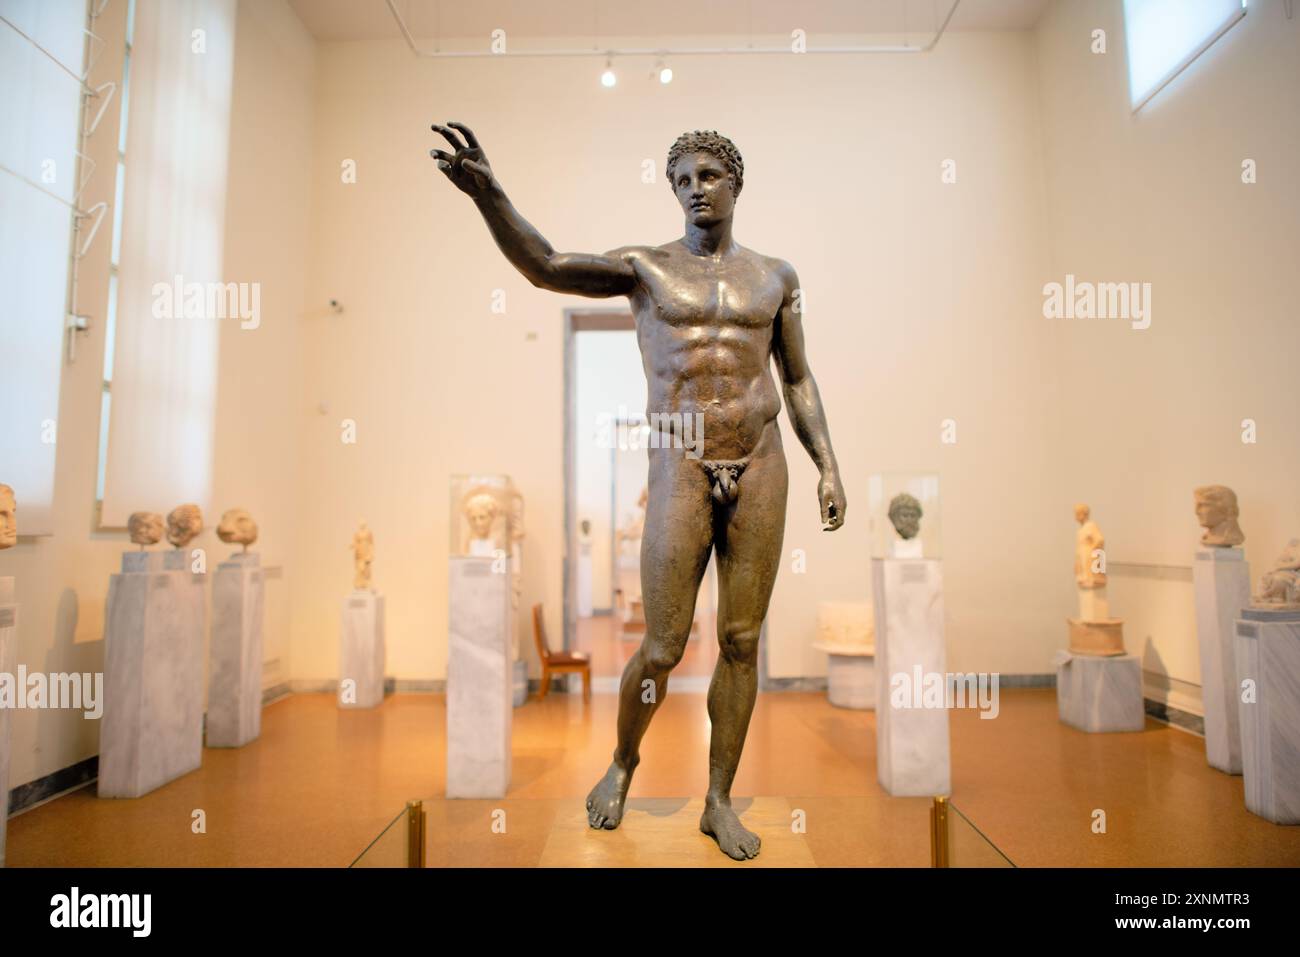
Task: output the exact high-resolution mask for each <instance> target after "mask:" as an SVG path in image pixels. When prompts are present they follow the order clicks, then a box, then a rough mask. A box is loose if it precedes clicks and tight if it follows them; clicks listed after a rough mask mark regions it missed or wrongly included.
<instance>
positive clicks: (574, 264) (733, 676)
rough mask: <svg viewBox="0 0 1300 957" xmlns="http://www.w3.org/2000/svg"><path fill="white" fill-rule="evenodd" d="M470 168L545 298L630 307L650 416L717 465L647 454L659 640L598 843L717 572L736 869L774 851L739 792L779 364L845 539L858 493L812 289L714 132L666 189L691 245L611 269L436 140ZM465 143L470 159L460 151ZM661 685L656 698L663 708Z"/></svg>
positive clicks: (649, 622) (718, 686) (499, 229)
mask: <svg viewBox="0 0 1300 957" xmlns="http://www.w3.org/2000/svg"><path fill="white" fill-rule="evenodd" d="M433 129H434V131H436V132H437V133H440V134H441V135H442V136H444V137H446V139H447V140H448V142H449V143H450V144H451V146H452V147H453V149H454V152H447V151H445V150H439V149H435V150H432V151H431V155H432V156H433V157H434V159H436V160H437V163H438V168H439V169H441V170H442V172H443V173H444V174H446V176H447V178H448V179H449V180H451V182H452V183H453V184H455V185H456V186H457V187H458V188H459V189H460V190H462V191H463V192H465V193H466V194H468V195H469V196H470V198H471V199H473V200H474V204H475V205H476V206H477V207H478V210H479V212H480V213H481V214H482V216H483V219H484V221H485V222H486V223H487V226H488V229H489V230H491V232H492V237H493V238H494V239H495V240H496V243H497V245H498V246H499V247H500V248H501V251H502V252H503V253H505V256H506V258H507V259H509V260H510V262H511V263H512V264H513V265H514V267H515V268H516V269H518V270H519V271H520V272H521V273H523V275H524V276H525V277H526V278H527V279H528V280H529V281H530V282H531V283H532V284H533V285H535V286H538V287H541V288H543V289H551V290H554V291H556V292H565V293H576V294H578V295H582V296H592V297H598V298H601V297H611V296H627V297H628V299H629V301H630V303H631V306H632V312H633V314H634V315H635V317H636V332H637V342H638V344H639V345H640V348H641V359H642V365H643V366H644V367H645V374H646V380H647V385H648V399H647V408H648V409H653V410H656V411H659V412H662V413H665V414H666V415H667V416H671V415H673V414H674V413H681V414H682V415H683V416H685V415H694V414H696V413H702V414H703V419H702V420H696V421H703V424H704V444H703V449H702V450H700V449H699V448H698V447H697V448H696V449H695V450H694V451H693V452H692V451H690V450H688V449H685V448H683V447H682V445H681V443H675V442H672V441H661V442H659V443H657V444H658V447H654V443H652V447H651V448H650V449H649V458H650V475H649V502H648V505H647V509H646V521H645V533H644V535H643V537H642V540H641V592H642V598H643V602H644V608H645V619H646V634H645V639H644V640H643V641H642V643H641V647H640V648H639V649H638V650H637V652H636V653H635V654H634V655H633V656H632V658H631V660H629V661H628V663H627V668H626V669H625V670H624V672H623V678H622V681H621V683H620V686H619V710H618V745H617V747H616V749H615V751H614V759H613V762H612V763H611V764H610V766H609V770H608V771H606V772H605V776H604V777H603V778H601V780H600V781H599V782H597V784H596V786H595V787H594V788H592V790H591V793H590V794H589V795H588V796H587V815H588V822H589V823H590V825H591V826H592V827H593V828H615V827H618V825H619V822H620V821H621V820H622V817H623V805H624V802H625V801H626V799H627V792H628V788H629V786H630V785H631V782H632V774H633V772H634V771H635V770H636V766H637V763H638V762H639V761H640V744H641V738H642V736H643V735H644V734H645V731H646V728H647V727H648V726H649V724H650V719H651V718H652V717H653V716H654V713H655V710H656V709H657V708H658V707H659V705H660V704H662V703H663V700H664V693H665V690H666V687H667V683H668V673H669V672H670V671H671V670H672V669H673V667H674V666H675V665H676V664H677V662H678V661H679V660H681V657H682V652H683V651H684V650H685V647H686V640H687V637H688V636H689V635H690V631H691V620H692V618H693V616H694V613H695V598H696V594H697V592H698V591H699V586H700V581H701V579H702V577H703V575H704V571H705V567H706V566H707V564H708V560H709V553H710V552H711V551H716V553H717V560H718V590H719V607H718V642H719V655H718V663H717V667H716V669H715V670H714V673H713V679H712V681H711V682H710V684H709V696H708V709H709V719H710V720H711V722H712V725H713V730H712V738H711V740H710V744H709V790H708V794H707V796H706V798H705V809H704V814H703V816H702V817H701V819H700V829H701V830H702V831H704V832H705V833H706V834H709V835H711V836H712V837H713V838H714V839H715V840H716V841H717V842H718V846H719V847H720V848H721V849H722V851H723V852H724V853H726V854H728V855H729V856H731V857H732V858H734V859H736V860H746V859H748V858H752V857H754V856H755V855H757V854H758V850H759V845H760V841H759V837H758V835H757V834H754V833H753V832H751V831H749V830H747V829H746V828H745V827H744V826H743V825H741V823H740V819H739V818H738V817H737V815H736V813H735V812H734V811H733V810H732V808H731V784H732V781H733V779H734V778H735V776H736V767H737V765H738V764H739V763H740V753H741V750H742V748H743V747H744V744H745V734H746V732H747V731H748V729H749V719H750V715H751V714H752V713H753V710H754V700H755V698H756V697H757V695H758V638H759V630H760V628H761V627H762V624H763V619H764V617H765V616H766V614H767V606H768V601H769V599H770V598H771V595H772V585H773V583H774V581H775V580H776V571H777V566H778V565H779V563H780V560H781V539H782V536H783V534H784V531H785V505H786V485H787V472H786V464H785V453H784V452H783V451H782V449H781V432H780V429H779V427H778V425H777V421H776V419H777V415H778V414H779V413H780V411H781V397H780V396H781V393H778V392H777V389H776V384H775V382H774V381H773V378H772V373H771V366H770V362H771V360H772V359H775V360H776V368H777V371H778V373H779V374H780V377H781V382H782V387H783V392H784V395H785V401H786V406H787V407H788V409H789V414H790V421H791V423H792V424H793V426H794V430H795V434H796V435H798V437H799V441H800V442H801V443H803V446H804V448H805V449H807V451H808V454H809V455H810V456H811V457H812V460H813V462H814V463H815V464H816V465H817V468H818V469H819V470H820V472H821V480H820V482H819V483H818V486H817V498H818V500H819V502H820V505H821V519H822V523H823V527H824V529H825V530H827V531H833V530H835V529H838V528H839V527H840V526H841V525H843V523H844V510H845V499H844V488H843V485H842V483H841V481H840V475H839V468H838V466H837V465H836V462H835V454H834V452H833V451H832V450H831V440H830V435H829V433H828V431H827V426H826V416H825V413H824V412H823V410H822V403H821V397H820V395H819V394H818V391H817V383H816V382H815V381H814V380H813V376H812V372H811V370H810V369H809V368H808V358H807V356H806V355H805V354H804V341H803V324H802V316H801V314H800V312H801V309H800V293H799V280H798V277H797V276H796V275H795V271H794V270H793V269H792V268H791V267H790V265H789V264H788V263H786V262H783V261H782V260H780V259H775V258H772V257H770V256H763V255H761V254H759V253H756V252H754V251H753V250H751V249H746V248H745V247H744V246H741V245H740V244H739V243H737V242H736V241H735V240H734V239H733V238H732V235H731V228H732V216H733V213H734V209H735V203H736V197H737V196H739V195H740V190H741V187H742V185H743V180H744V163H743V161H742V160H741V156H740V153H739V151H738V150H737V149H736V147H735V145H734V144H733V143H732V142H731V141H730V140H729V139H727V138H726V137H725V136H721V135H719V134H718V133H716V132H713V131H696V132H693V133H684V134H683V135H682V136H680V137H678V139H677V142H675V143H674V144H673V145H672V148H671V149H670V150H669V151H668V166H667V176H668V180H669V183H670V184H671V186H672V189H673V193H674V195H675V196H676V197H677V201H678V202H679V203H680V204H681V207H682V211H683V212H684V213H685V214H686V229H685V234H684V235H683V236H682V237H681V238H680V239H676V240H673V241H672V242H670V243H665V244H664V245H662V246H624V247H622V248H621V249H615V250H612V251H610V252H607V253H605V254H604V255H589V254H582V253H557V252H556V251H555V250H554V248H552V246H551V244H550V243H548V242H547V241H546V240H545V239H543V238H542V236H541V234H540V233H538V232H537V230H536V229H534V228H533V227H532V226H531V225H530V224H529V223H528V222H527V221H526V220H525V219H524V218H523V217H522V216H520V215H519V213H518V212H517V211H516V210H515V208H514V206H513V205H512V204H511V202H510V200H509V199H508V198H507V197H506V194H505V191H504V190H503V189H502V188H501V184H500V182H498V180H497V178H496V175H495V174H494V173H493V171H492V169H491V168H490V167H489V165H488V161H487V157H486V156H485V155H484V153H483V149H482V147H481V146H480V145H479V142H478V140H477V139H476V138H475V136H474V134H473V133H472V132H471V131H470V130H469V128H468V127H466V126H465V125H464V124H461V123H447V124H446V125H445V126H444V125H438V124H435V125H434V126H433ZM462 137H463V142H462ZM651 685H653V695H651V694H647V693H646V692H648V691H649V690H650V688H651Z"/></svg>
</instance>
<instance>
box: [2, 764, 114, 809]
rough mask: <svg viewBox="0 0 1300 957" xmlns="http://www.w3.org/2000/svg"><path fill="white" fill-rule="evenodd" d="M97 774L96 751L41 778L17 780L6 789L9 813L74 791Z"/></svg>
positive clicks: (91, 780)
mask: <svg viewBox="0 0 1300 957" xmlns="http://www.w3.org/2000/svg"><path fill="white" fill-rule="evenodd" d="M98 778H99V755H98V754H95V755H92V756H91V757H88V758H86V759H85V760H84V761H78V762H77V763H76V764H73V765H69V766H68V767H66V768H60V769H59V770H57V771H52V772H50V773H49V774H47V775H45V777H43V778H37V779H36V780H35V781H28V782H27V783H26V784H20V785H18V787H16V788H13V789H12V790H10V792H9V816H10V817H16V816H17V815H19V814H21V813H23V812H24V811H30V810H31V809H32V808H34V807H40V806H41V805H42V804H48V803H50V802H51V801H53V800H55V799H56V798H61V797H63V795H65V794H71V793H72V792H73V791H80V790H81V789H82V788H84V787H85V786H86V785H87V784H90V783H91V782H93V781H96V780H98Z"/></svg>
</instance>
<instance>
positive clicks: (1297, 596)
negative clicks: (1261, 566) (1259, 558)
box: [1254, 538, 1300, 608]
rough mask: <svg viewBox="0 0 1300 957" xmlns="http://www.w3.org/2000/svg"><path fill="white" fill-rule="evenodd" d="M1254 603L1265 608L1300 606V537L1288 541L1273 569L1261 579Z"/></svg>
mask: <svg viewBox="0 0 1300 957" xmlns="http://www.w3.org/2000/svg"><path fill="white" fill-rule="evenodd" d="M1254 604H1255V605H1258V606H1262V607H1265V608H1300V538H1293V539H1291V541H1289V542H1288V543H1287V546H1286V548H1284V549H1283V550H1282V554H1281V555H1279V556H1278V559H1277V561H1276V562H1274V563H1273V567H1272V569H1270V570H1269V571H1268V572H1266V573H1265V574H1264V577H1263V578H1261V579H1260V580H1259V593H1258V594H1257V595H1256V596H1255V599H1254Z"/></svg>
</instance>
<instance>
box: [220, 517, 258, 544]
mask: <svg viewBox="0 0 1300 957" xmlns="http://www.w3.org/2000/svg"><path fill="white" fill-rule="evenodd" d="M217 538H219V539H221V540H222V541H223V542H225V543H226V544H227V545H230V544H234V545H251V544H253V543H254V542H255V541H257V523H256V522H254V521H253V516H251V515H249V514H248V512H246V511H244V510H243V509H242V508H232V509H230V510H229V511H228V512H226V513H225V514H224V515H222V516H221V524H220V525H218V526H217Z"/></svg>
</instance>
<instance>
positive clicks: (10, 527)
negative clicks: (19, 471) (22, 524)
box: [0, 483, 18, 548]
mask: <svg viewBox="0 0 1300 957" xmlns="http://www.w3.org/2000/svg"><path fill="white" fill-rule="evenodd" d="M16 544H18V502H17V500H16V499H15V498H14V490H13V489H12V488H10V487H9V486H8V485H5V484H3V483H0V548H13V546H14V545H16Z"/></svg>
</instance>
